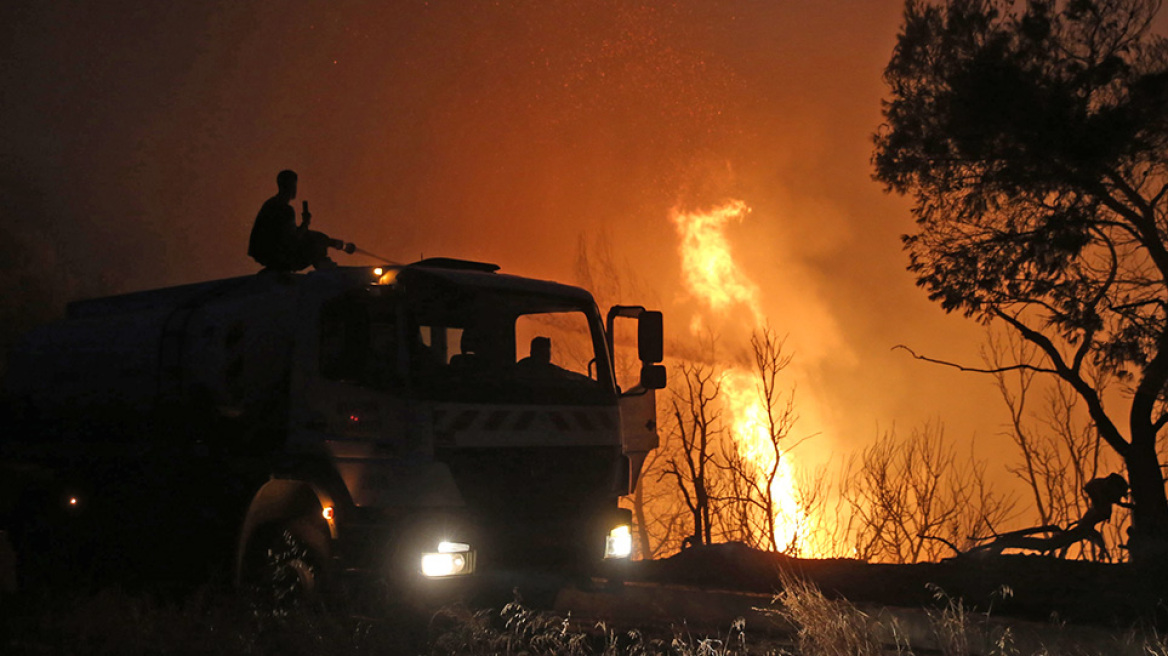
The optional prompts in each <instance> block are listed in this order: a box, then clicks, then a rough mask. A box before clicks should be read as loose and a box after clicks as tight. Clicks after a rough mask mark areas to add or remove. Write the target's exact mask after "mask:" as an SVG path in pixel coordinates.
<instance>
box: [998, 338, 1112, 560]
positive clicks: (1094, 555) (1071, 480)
mask: <svg viewBox="0 0 1168 656" xmlns="http://www.w3.org/2000/svg"><path fill="white" fill-rule="evenodd" d="M1036 349H1037V347H1035V346H1034V345H1033V344H1030V343H1028V342H1026V341H1023V340H1021V339H1019V338H1018V337H1016V336H1015V335H1014V334H1013V333H1006V334H1005V336H1004V337H1000V336H997V335H994V334H991V335H990V336H989V338H988V339H987V345H986V347H985V349H983V359H984V360H985V362H986V367H987V369H991V370H994V371H995V373H994V378H995V381H996V382H997V387H998V391H999V393H1000V394H1001V396H1002V400H1003V402H1004V403H1005V406H1006V408H1007V409H1008V410H1009V414H1010V427H1009V435H1010V438H1011V439H1012V440H1013V441H1014V444H1016V445H1017V447H1018V451H1019V453H1020V455H1021V462H1020V463H1017V464H1015V465H1012V466H1009V467H1008V469H1009V471H1010V472H1011V473H1012V474H1013V475H1014V476H1016V477H1018V478H1019V479H1020V480H1022V481H1023V482H1024V483H1025V484H1026V486H1027V487H1028V488H1029V492H1030V496H1031V500H1032V502H1033V504H1034V508H1035V512H1036V513H1037V515H1038V517H1037V520H1038V522H1037V523H1038V524H1039V525H1043V526H1052V525H1053V526H1060V527H1064V528H1065V527H1068V526H1070V525H1071V523H1072V522H1074V521H1075V520H1077V519H1079V518H1080V517H1081V516H1082V515H1083V513H1084V511H1086V509H1087V507H1088V502H1087V499H1086V498H1085V496H1084V494H1083V489H1084V486H1085V485H1086V484H1087V482H1088V481H1090V480H1092V479H1094V478H1096V477H1098V476H1101V475H1104V474H1106V473H1108V472H1112V471H1116V470H1118V469H1120V468H1121V467H1122V466H1123V463H1122V462H1120V461H1119V459H1118V458H1116V457H1115V455H1114V454H1113V453H1112V452H1111V451H1110V450H1109V449H1105V448H1104V445H1103V443H1102V440H1101V439H1100V437H1099V434H1098V432H1097V431H1096V430H1095V428H1094V425H1093V424H1092V422H1091V421H1090V417H1089V416H1088V415H1087V412H1086V410H1085V409H1083V408H1082V402H1081V399H1080V398H1079V396H1078V395H1077V394H1076V393H1075V392H1074V390H1072V389H1070V388H1069V387H1068V386H1067V384H1066V383H1063V382H1062V381H1059V380H1053V381H1051V380H1049V379H1046V380H1042V379H1039V378H1038V376H1037V374H1036V373H1035V371H1034V370H1032V369H1029V368H1018V369H1010V368H1008V367H1007V366H1006V363H1007V362H1020V363H1029V362H1034V361H1035V359H1036V358H1037V356H1038V354H1037V353H1036ZM1095 378H1096V380H1099V381H1100V382H1099V383H1097V386H1098V387H1099V388H1100V389H1101V390H1102V389H1105V381H1104V380H1103V378H1104V377H1103V376H1102V375H1099V374H1097V375H1096V376H1095ZM1042 383H1045V385H1042ZM1035 393H1039V394H1042V396H1043V397H1044V399H1043V400H1044V401H1045V402H1044V403H1043V404H1042V405H1040V407H1039V408H1038V409H1037V410H1034V411H1031V410H1030V406H1029V401H1030V397H1031V396H1032V395H1033V394H1035ZM1127 519H1128V517H1127V513H1126V512H1125V513H1123V516H1121V519H1120V521H1117V522H1112V523H1109V524H1108V525H1107V526H1106V527H1104V530H1103V536H1104V541H1105V544H1107V545H1109V547H1110V548H1107V549H1099V548H1098V547H1097V545H1095V544H1093V543H1090V544H1087V545H1083V546H1081V547H1077V548H1076V549H1073V550H1071V551H1070V552H1069V553H1070V554H1072V555H1075V556H1078V557H1081V558H1087V559H1092V560H1097V559H1103V558H1111V557H1112V556H1113V555H1115V554H1119V553H1121V552H1120V550H1118V549H1115V548H1114V547H1115V546H1116V545H1118V544H1120V543H1121V542H1122V540H1121V538H1120V533H1121V531H1122V529H1123V528H1124V522H1125V521H1126V520H1127Z"/></svg>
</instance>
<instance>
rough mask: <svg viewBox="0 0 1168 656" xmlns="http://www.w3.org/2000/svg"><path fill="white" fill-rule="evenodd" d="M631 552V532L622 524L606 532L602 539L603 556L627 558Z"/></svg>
mask: <svg viewBox="0 0 1168 656" xmlns="http://www.w3.org/2000/svg"><path fill="white" fill-rule="evenodd" d="M632 554H633V534H632V532H631V531H630V530H629V527H628V526H626V525H624V524H622V525H620V526H618V527H616V528H614V529H612V530H611V531H609V532H608V537H607V538H605V539H604V557H605V558H628V557H629V556H631V555H632Z"/></svg>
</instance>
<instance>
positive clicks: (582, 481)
mask: <svg viewBox="0 0 1168 656" xmlns="http://www.w3.org/2000/svg"><path fill="white" fill-rule="evenodd" d="M435 457H436V458H437V459H438V460H440V461H442V462H444V463H446V465H447V466H449V467H450V471H451V473H452V474H453V475H454V480H455V481H456V482H457V484H458V487H459V490H460V491H461V492H462V496H463V499H464V500H465V501H466V503H467V506H468V507H469V509H470V510H471V511H472V512H475V513H476V514H480V515H486V516H489V517H496V518H500V519H503V518H509V517H512V518H516V519H538V518H553V517H560V518H564V519H567V518H569V517H573V516H582V515H587V514H588V513H589V512H591V511H593V510H594V509H596V508H598V507H602V506H604V505H605V503H606V502H608V503H610V504H611V501H612V500H613V499H614V497H615V496H616V495H615V492H614V489H615V482H616V480H615V479H616V476H617V464H618V460H619V458H620V457H621V454H620V447H612V446H600V447H538V448H536V447H524V448H494V449H439V450H438V451H437V452H436V453H435Z"/></svg>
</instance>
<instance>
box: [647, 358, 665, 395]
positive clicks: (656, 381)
mask: <svg viewBox="0 0 1168 656" xmlns="http://www.w3.org/2000/svg"><path fill="white" fill-rule="evenodd" d="M641 387H644V388H645V389H654V390H656V389H665V365H662V364H648V363H645V364H643V365H641Z"/></svg>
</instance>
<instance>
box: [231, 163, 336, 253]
mask: <svg viewBox="0 0 1168 656" xmlns="http://www.w3.org/2000/svg"><path fill="white" fill-rule="evenodd" d="M296 182H297V176H296V172H295V171H289V170H284V171H280V173H279V174H278V175H277V176H276V187H277V189H278V191H277V193H276V195H275V196H272V197H271V198H269V199H268V200H267V201H266V202H265V203H264V204H263V207H261V208H260V211H259V214H257V215H256V219H255V223H254V224H253V225H252V228H251V238H250V239H249V240H248V245H247V254H248V255H250V256H251V257H252V259H254V260H255V261H256V262H259V263H260V264H262V265H263V266H264V267H266V268H268V269H272V270H274V271H300V270H301V269H306V268H308V267H309V266H312V267H315V268H317V269H320V268H327V267H333V266H336V263H335V262H333V261H332V259H331V258H330V257H329V256H328V249H329V247H332V248H336V249H339V250H344V251H345V252H347V253H352V252H353V251H354V246H353V245H352V244H346V243H345V242H343V241H341V240H339V239H332V238H330V237H329V236H328V235H326V234H324V233H323V232H316V231H315V230H309V229H308V225H309V223H310V222H311V220H312V214H310V213H309V211H308V203H307V202H305V203H304V211H303V213H302V214H301V221H300V225H296V210H294V209H292V205H291V203H292V199H294V198H296Z"/></svg>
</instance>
